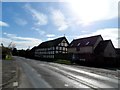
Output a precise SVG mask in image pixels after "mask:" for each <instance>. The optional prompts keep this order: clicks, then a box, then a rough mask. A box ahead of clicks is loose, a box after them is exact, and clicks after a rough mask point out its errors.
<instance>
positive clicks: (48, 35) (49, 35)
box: [46, 34, 55, 38]
mask: <svg viewBox="0 0 120 90" xmlns="http://www.w3.org/2000/svg"><path fill="white" fill-rule="evenodd" d="M46 36H47V37H48V38H51V37H55V35H54V34H47V35H46Z"/></svg>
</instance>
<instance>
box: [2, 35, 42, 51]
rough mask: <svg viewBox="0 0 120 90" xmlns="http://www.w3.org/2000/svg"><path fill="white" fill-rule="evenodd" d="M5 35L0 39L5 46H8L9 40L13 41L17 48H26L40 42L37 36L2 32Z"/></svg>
mask: <svg viewBox="0 0 120 90" xmlns="http://www.w3.org/2000/svg"><path fill="white" fill-rule="evenodd" d="M3 34H4V35H5V36H6V38H5V37H3V38H2V39H1V38H0V41H2V42H3V44H4V45H5V46H8V45H9V43H10V42H13V43H14V44H15V45H16V47H17V48H18V49H27V48H28V47H33V46H36V45H38V44H40V43H41V42H42V40H40V39H37V38H30V37H18V36H16V35H15V34H9V33H3Z"/></svg>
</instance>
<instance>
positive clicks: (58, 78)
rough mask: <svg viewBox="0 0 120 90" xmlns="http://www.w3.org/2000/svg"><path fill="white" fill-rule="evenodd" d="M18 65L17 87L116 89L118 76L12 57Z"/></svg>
mask: <svg viewBox="0 0 120 90" xmlns="http://www.w3.org/2000/svg"><path fill="white" fill-rule="evenodd" d="M14 58H15V59H16V61H17V63H18V65H19V67H20V71H21V75H20V82H19V83H20V84H19V87H18V88H77V89H81V88H89V89H91V90H94V89H95V90H101V88H102V89H104V88H108V89H112V90H118V78H117V77H108V76H105V75H99V74H95V73H92V72H90V71H85V70H84V69H82V68H77V67H73V66H72V65H71V66H70V65H61V64H57V63H50V62H42V61H36V60H32V59H26V58H23V57H14Z"/></svg>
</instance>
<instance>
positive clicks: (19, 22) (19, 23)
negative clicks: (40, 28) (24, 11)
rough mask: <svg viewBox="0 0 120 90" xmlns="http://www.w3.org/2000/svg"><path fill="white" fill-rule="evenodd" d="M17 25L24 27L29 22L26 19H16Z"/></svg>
mask: <svg viewBox="0 0 120 90" xmlns="http://www.w3.org/2000/svg"><path fill="white" fill-rule="evenodd" d="M15 23H17V24H18V25H21V26H24V25H26V24H27V23H28V22H27V21H26V20H24V19H21V18H15Z"/></svg>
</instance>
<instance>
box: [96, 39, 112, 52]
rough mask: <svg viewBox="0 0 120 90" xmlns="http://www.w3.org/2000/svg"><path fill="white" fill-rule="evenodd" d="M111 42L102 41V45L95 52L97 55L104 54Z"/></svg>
mask: <svg viewBox="0 0 120 90" xmlns="http://www.w3.org/2000/svg"><path fill="white" fill-rule="evenodd" d="M109 42H111V40H105V41H100V43H99V44H98V45H97V47H96V48H95V50H94V52H95V53H96V54H100V53H102V52H104V50H105V48H106V47H107V45H108V43H109Z"/></svg>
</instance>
